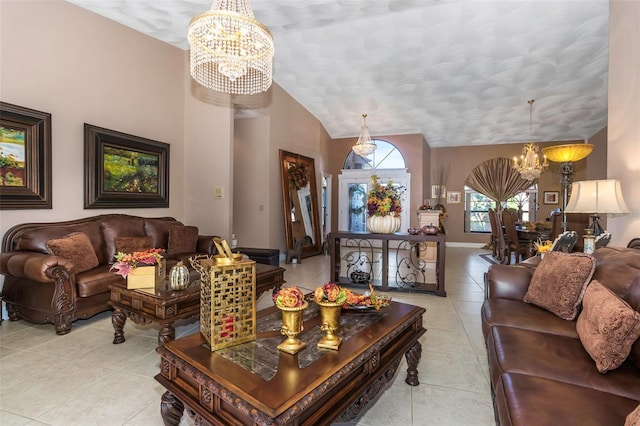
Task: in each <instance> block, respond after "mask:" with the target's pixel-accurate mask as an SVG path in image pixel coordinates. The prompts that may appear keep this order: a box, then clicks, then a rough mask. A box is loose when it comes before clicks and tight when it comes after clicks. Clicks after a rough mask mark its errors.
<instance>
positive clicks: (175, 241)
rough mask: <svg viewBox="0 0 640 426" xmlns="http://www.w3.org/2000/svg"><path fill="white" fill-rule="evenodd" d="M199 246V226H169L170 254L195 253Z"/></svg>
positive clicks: (168, 249)
mask: <svg viewBox="0 0 640 426" xmlns="http://www.w3.org/2000/svg"><path fill="white" fill-rule="evenodd" d="M197 246H198V228H197V227H196V226H172V227H171V228H169V247H168V248H167V251H168V252H169V253H170V254H178V253H195V252H196V247H197Z"/></svg>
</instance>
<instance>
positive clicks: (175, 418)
mask: <svg viewBox="0 0 640 426" xmlns="http://www.w3.org/2000/svg"><path fill="white" fill-rule="evenodd" d="M183 411H184V404H183V403H182V402H181V401H180V400H179V399H178V398H176V397H175V396H174V395H173V394H172V393H171V392H169V391H167V392H165V393H164V394H163V395H162V399H161V402H160V414H161V415H162V421H163V422H164V424H165V426H178V425H179V424H180V419H182V413H183Z"/></svg>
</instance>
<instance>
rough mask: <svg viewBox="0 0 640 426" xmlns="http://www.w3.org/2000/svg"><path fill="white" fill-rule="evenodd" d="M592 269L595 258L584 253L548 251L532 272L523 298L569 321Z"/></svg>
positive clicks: (575, 311) (573, 317)
mask: <svg viewBox="0 0 640 426" xmlns="http://www.w3.org/2000/svg"><path fill="white" fill-rule="evenodd" d="M595 270H596V260H595V259H594V258H593V257H592V256H590V255H588V254H584V253H562V252H558V251H552V252H549V253H547V254H546V255H545V256H544V259H542V261H541V262H540V264H539V265H538V267H537V268H536V271H535V272H534V273H533V277H532V278H531V283H530V284H529V288H528V290H527V294H526V295H525V296H524V301H525V302H527V303H532V304H534V305H537V306H540V307H541V308H544V309H546V310H548V311H550V312H553V313H554V314H556V315H557V316H559V317H560V318H562V319H566V320H569V321H572V320H574V319H576V318H577V316H578V311H579V309H580V303H581V302H582V297H583V296H584V292H585V290H586V288H587V285H589V282H590V281H591V277H592V276H593V273H594V271H595Z"/></svg>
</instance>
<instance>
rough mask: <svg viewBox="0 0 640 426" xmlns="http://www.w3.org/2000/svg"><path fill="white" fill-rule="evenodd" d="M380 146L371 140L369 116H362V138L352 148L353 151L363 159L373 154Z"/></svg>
mask: <svg viewBox="0 0 640 426" xmlns="http://www.w3.org/2000/svg"><path fill="white" fill-rule="evenodd" d="M377 147H378V146H377V145H376V144H375V142H373V141H372V140H371V135H370V134H369V128H368V127H367V114H362V129H360V137H358V142H356V144H355V145H354V146H353V147H351V150H352V151H353V152H355V153H356V154H358V155H359V156H361V157H366V156H367V155H371V154H373V151H375V150H376V148H377Z"/></svg>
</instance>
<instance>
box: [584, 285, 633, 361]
mask: <svg viewBox="0 0 640 426" xmlns="http://www.w3.org/2000/svg"><path fill="white" fill-rule="evenodd" d="M576 331H577V332H578V337H580V341H581V342H582V346H584V349H585V350H586V351H587V352H588V353H589V355H591V358H593V360H594V361H595V362H596V368H598V371H599V372H601V373H606V372H607V371H610V370H615V369H616V368H618V367H620V365H622V363H623V362H624V360H625V359H627V357H628V356H629V352H631V345H633V343H634V342H635V341H636V340H637V339H638V336H640V313H638V312H636V311H635V310H633V308H631V306H629V304H628V303H627V302H625V301H624V300H622V299H620V298H619V297H618V296H617V295H616V294H614V293H613V292H612V291H611V290H609V289H608V288H606V287H605V286H603V285H602V284H600V283H599V282H598V281H596V280H593V282H592V283H591V284H590V285H589V288H587V291H586V293H585V295H584V301H583V303H582V312H581V313H580V316H579V317H578V322H577V323H576Z"/></svg>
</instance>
